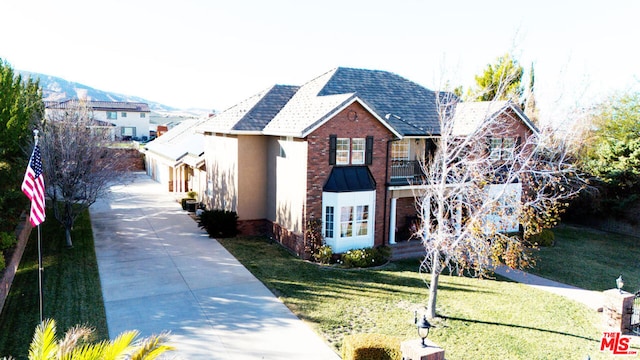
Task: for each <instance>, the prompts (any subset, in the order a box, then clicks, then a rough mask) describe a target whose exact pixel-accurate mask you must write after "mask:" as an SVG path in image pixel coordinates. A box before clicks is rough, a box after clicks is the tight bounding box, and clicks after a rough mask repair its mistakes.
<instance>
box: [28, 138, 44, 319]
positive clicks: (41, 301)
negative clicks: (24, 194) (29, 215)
mask: <svg viewBox="0 0 640 360" xmlns="http://www.w3.org/2000/svg"><path fill="white" fill-rule="evenodd" d="M38 132H39V131H38V129H35V130H33V138H34V140H35V146H38ZM31 206H33V204H32V205H31ZM43 273H44V267H43V266H42V241H41V236H40V224H38V300H39V307H40V323H42V322H43V321H44V295H43V286H42V277H43Z"/></svg>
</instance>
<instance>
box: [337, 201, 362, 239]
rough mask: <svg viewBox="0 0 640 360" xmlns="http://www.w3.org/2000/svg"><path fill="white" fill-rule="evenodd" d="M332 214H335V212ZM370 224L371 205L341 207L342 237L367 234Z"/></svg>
mask: <svg viewBox="0 0 640 360" xmlns="http://www.w3.org/2000/svg"><path fill="white" fill-rule="evenodd" d="M354 210H355V214H354ZM332 211H333V209H332ZM327 215H328V209H327ZM331 215H332V216H333V212H332V214H331ZM332 224H333V220H332ZM368 226H369V205H358V206H343V207H342V208H341V209H340V237H343V238H344V237H351V236H363V235H367V233H368Z"/></svg>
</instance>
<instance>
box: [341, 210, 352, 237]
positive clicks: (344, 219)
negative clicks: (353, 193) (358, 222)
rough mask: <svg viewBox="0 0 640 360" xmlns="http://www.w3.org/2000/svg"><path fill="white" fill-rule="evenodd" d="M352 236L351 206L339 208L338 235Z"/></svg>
mask: <svg viewBox="0 0 640 360" xmlns="http://www.w3.org/2000/svg"><path fill="white" fill-rule="evenodd" d="M350 236H353V206H343V207H342V208H341V209H340V237H350Z"/></svg>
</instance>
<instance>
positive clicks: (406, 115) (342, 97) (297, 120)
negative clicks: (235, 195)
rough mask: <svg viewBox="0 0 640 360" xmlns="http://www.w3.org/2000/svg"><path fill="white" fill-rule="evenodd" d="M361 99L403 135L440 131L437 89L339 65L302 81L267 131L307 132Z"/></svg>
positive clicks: (380, 73)
mask: <svg viewBox="0 0 640 360" xmlns="http://www.w3.org/2000/svg"><path fill="white" fill-rule="evenodd" d="M354 101H359V102H360V103H361V104H363V106H365V107H366V108H368V109H369V110H370V111H371V112H372V113H373V114H374V116H376V118H378V120H379V121H381V122H382V123H383V124H384V125H385V126H387V127H388V128H389V129H390V130H391V131H392V132H394V133H395V134H396V135H398V136H399V137H403V136H410V135H427V134H436V133H437V132H438V130H439V125H438V113H437V107H436V104H437V102H436V93H435V92H433V91H431V90H429V89H426V88H424V87H422V86H420V85H418V84H416V83H414V82H411V81H409V80H407V79H405V78H402V77H400V76H398V75H396V74H393V73H390V72H387V71H380V70H364V69H353V68H340V67H339V68H336V69H333V70H331V71H329V72H327V73H325V74H323V75H321V76H319V77H317V78H316V79H314V80H311V81H310V82H308V83H306V84H305V85H303V86H302V87H301V88H300V89H299V90H298V92H297V93H296V94H295V95H294V96H293V97H292V98H291V100H290V101H289V102H288V103H287V104H286V106H285V107H284V108H283V109H282V110H281V111H280V112H279V113H278V115H277V116H276V117H275V118H274V119H273V120H272V121H271V122H269V124H268V125H267V126H265V129H264V133H265V134H272V135H281V134H287V135H293V136H299V137H304V136H306V135H308V134H309V133H310V132H311V131H312V130H314V129H315V128H317V127H318V126H320V125H321V124H323V123H324V122H325V121H327V120H329V119H330V118H331V117H332V116H333V115H335V114H336V113H337V112H338V111H340V110H342V109H343V108H344V107H345V106H347V105H349V104H351V103H353V102H354Z"/></svg>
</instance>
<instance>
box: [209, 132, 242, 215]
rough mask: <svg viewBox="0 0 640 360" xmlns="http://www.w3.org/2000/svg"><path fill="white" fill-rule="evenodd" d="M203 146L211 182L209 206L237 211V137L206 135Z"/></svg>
mask: <svg viewBox="0 0 640 360" xmlns="http://www.w3.org/2000/svg"><path fill="white" fill-rule="evenodd" d="M204 146H205V150H204V151H205V156H206V159H205V161H206V164H207V173H208V175H207V178H208V180H209V181H210V182H211V188H210V190H211V191H210V193H209V200H208V205H209V208H211V209H220V210H228V211H238V176H237V174H238V138H237V137H234V136H213V135H212V136H206V137H205V143H204ZM238 215H239V214H238Z"/></svg>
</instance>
